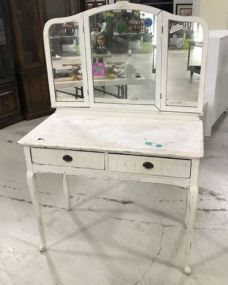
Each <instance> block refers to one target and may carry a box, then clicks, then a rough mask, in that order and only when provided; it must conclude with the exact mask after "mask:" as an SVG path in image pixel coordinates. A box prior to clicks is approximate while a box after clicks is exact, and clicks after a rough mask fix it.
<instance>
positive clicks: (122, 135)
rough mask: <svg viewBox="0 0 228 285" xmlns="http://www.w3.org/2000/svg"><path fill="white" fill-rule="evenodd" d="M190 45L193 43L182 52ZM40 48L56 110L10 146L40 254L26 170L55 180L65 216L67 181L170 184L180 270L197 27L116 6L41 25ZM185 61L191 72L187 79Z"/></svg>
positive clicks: (201, 65) (200, 47) (198, 55)
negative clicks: (180, 216)
mask: <svg viewBox="0 0 228 285" xmlns="http://www.w3.org/2000/svg"><path fill="white" fill-rule="evenodd" d="M98 37H100V38H99V39H98ZM99 41H101V42H102V44H101V45H98V44H97V43H98V42H99ZM190 42H191V43H192V42H194V43H197V44H193V45H191V47H192V48H191V49H190V50H189V44H190ZM44 43H45V52H46V60H47V69H48V79H49V88H50V94H51V102H52V106H53V107H56V108H57V110H56V112H55V113H54V114H53V115H51V116H50V117H49V118H48V119H46V120H45V121H44V122H43V123H41V124H40V125H39V126H37V127H36V128H35V129H33V130H32V131H31V132H30V133H29V134H27V135H26V136H25V137H24V138H22V139H21V140H20V141H19V143H20V144H22V145H23V146H24V151H25V157H26V163H27V181H28V186H29V190H30V192H31V197H32V201H33V205H34V208H35V213H36V218H37V223H38V228H39V233H40V238H41V250H45V249H46V242H45V234H44V229H43V222H42V217H41V211H40V206H39V202H38V197H37V190H36V183H35V174H36V173H44V172H45V173H46V172H48V173H59V174H61V175H62V179H63V190H64V193H65V196H66V208H67V209H68V210H70V209H71V204H70V198H69V191H68V186H67V175H84V176H88V177H101V178H107V177H109V178H113V179H118V180H123V181H129V180H134V181H146V182H152V183H163V184H172V185H177V186H181V187H183V188H187V189H188V195H187V196H188V202H187V211H186V213H187V216H186V222H187V229H186V243H185V244H186V252H185V254H186V260H185V269H184V271H185V273H186V274H190V273H191V269H190V253H191V244H192V234H193V228H194V218H195V211H196V207H197V195H198V182H197V178H198V171H199V162H200V158H201V157H202V156H203V126H202V121H201V120H200V119H199V116H200V115H202V106H203V97H202V96H203V95H202V94H203V89H204V72H205V63H206V51H207V27H206V25H205V24H204V22H203V21H202V20H201V19H199V18H193V17H180V16H174V15H171V14H169V13H166V12H163V11H160V10H158V9H155V8H151V7H148V6H143V5H138V4H131V3H128V2H126V1H120V2H117V3H116V4H112V5H106V6H103V7H100V8H95V9H91V10H88V11H86V12H84V13H81V14H78V15H75V16H71V17H67V18H61V19H54V20H50V21H48V22H47V24H46V26H45V29H44ZM189 53H190V54H189ZM191 65H192V66H195V67H196V66H198V71H199V72H198V73H193V76H192V78H191V76H190V71H189V70H188V67H189V66H191ZM139 191H140V189H139Z"/></svg>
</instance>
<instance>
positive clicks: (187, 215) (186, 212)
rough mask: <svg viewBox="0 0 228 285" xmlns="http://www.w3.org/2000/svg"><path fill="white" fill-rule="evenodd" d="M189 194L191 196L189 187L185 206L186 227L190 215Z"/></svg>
mask: <svg viewBox="0 0 228 285" xmlns="http://www.w3.org/2000/svg"><path fill="white" fill-rule="evenodd" d="M189 196H190V191H189V189H187V197H186V207H185V220H184V225H185V227H187V224H188V217H189V207H188V201H189Z"/></svg>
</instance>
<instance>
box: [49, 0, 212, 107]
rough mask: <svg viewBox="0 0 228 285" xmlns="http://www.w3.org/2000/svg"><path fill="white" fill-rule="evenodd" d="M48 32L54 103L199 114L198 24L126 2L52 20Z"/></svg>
mask: <svg viewBox="0 0 228 285" xmlns="http://www.w3.org/2000/svg"><path fill="white" fill-rule="evenodd" d="M45 29H46V32H45V33H44V38H45V50H46V57H47V62H49V63H50V65H51V68H49V72H48V73H49V84H50V89H51V90H52V93H53V94H52V96H54V100H52V102H57V103H58V102H60V103H62V104H63V105H64V103H67V102H68V104H70V102H75V104H76V105H77V103H79V105H80V103H81V104H83V103H85V102H87V105H88V106H91V105H92V106H95V105H101V104H102V103H103V104H112V105H113V106H115V104H126V105H141V106H143V105H154V106H156V107H157V108H158V109H161V110H172V109H170V108H173V107H178V108H180V107H184V111H188V108H189V111H191V110H193V112H194V109H195V110H196V111H195V112H200V111H199V109H200V108H201V107H202V106H200V108H199V104H200V100H201V99H200V96H201V97H202V94H201V93H202V90H203V89H202V88H203V81H204V78H202V70H203V71H204V69H205V58H206V56H205V55H204V54H205V50H206V46H207V43H205V41H204V36H205V33H206V30H205V28H204V25H203V24H202V21H201V20H199V19H197V18H192V17H187V18H185V17H180V16H174V15H171V14H169V13H166V12H162V11H160V10H158V9H155V8H151V7H147V6H143V5H135V4H132V3H131V4H129V3H127V2H125V4H122V5H118V3H117V4H114V5H107V6H104V7H101V8H97V9H91V10H89V11H87V12H86V13H84V14H83V15H82V14H79V15H75V16H71V17H68V18H62V19H54V20H51V21H49V22H48V23H47V24H46V27H45ZM76 105H75V106H76ZM68 106H69V105H68ZM174 110H175V108H174Z"/></svg>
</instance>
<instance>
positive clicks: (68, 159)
mask: <svg viewBox="0 0 228 285" xmlns="http://www.w3.org/2000/svg"><path fill="white" fill-rule="evenodd" d="M63 160H64V161H66V162H71V161H72V160H73V158H72V156H70V155H64V156H63Z"/></svg>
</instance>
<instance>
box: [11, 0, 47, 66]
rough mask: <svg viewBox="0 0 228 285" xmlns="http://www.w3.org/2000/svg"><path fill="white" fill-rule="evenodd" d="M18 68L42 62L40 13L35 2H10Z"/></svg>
mask: <svg viewBox="0 0 228 285" xmlns="http://www.w3.org/2000/svg"><path fill="white" fill-rule="evenodd" d="M11 10H12V12H13V22H14V29H15V35H16V41H17V55H18V62H19V64H20V66H24V67H25V66H26V65H27V66H29V65H31V64H34V63H39V62H40V61H42V57H43V52H42V34H41V23H40V11H39V6H38V3H37V1H36V0H29V1H28V0H20V1H19V0H11Z"/></svg>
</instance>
